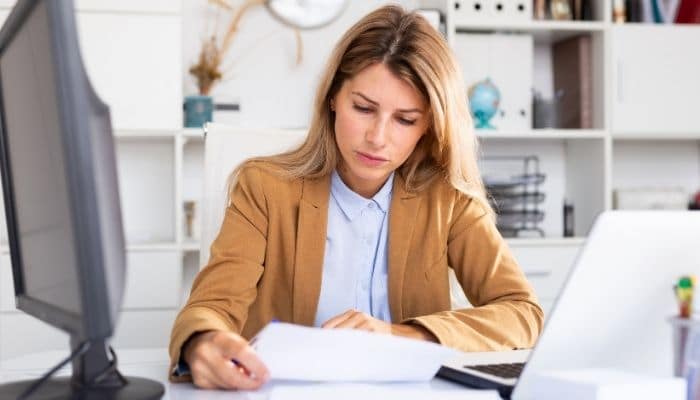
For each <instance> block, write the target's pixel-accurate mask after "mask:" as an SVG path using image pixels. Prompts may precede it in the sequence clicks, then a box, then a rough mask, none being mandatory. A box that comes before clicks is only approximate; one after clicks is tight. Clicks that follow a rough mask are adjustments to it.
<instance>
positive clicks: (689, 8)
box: [676, 0, 700, 24]
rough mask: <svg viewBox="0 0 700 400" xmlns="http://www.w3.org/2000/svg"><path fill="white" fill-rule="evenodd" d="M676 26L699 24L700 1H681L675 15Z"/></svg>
mask: <svg viewBox="0 0 700 400" xmlns="http://www.w3.org/2000/svg"><path fill="white" fill-rule="evenodd" d="M676 23H677V24H700V1H698V0H681V4H680V5H679V6H678V14H677V15H676Z"/></svg>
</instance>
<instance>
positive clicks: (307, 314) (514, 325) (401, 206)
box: [170, 166, 543, 371]
mask: <svg viewBox="0 0 700 400" xmlns="http://www.w3.org/2000/svg"><path fill="white" fill-rule="evenodd" d="M330 186H331V179H330V175H329V176H326V177H324V178H321V179H297V180H284V179H281V178H279V177H278V176H276V175H274V174H273V173H271V172H269V169H266V168H263V167H261V166H248V167H246V168H244V169H243V171H242V172H241V174H240V175H239V178H238V182H237V184H236V187H235V189H234V192H233V196H232V203H231V205H230V206H229V207H228V208H227V210H226V215H225V217H224V221H223V224H222V226H221V231H220V232H219V234H218V236H217V238H216V239H215V240H214V242H213V243H212V245H211V257H210V259H209V263H208V264H207V266H206V267H205V268H204V269H202V271H201V272H200V273H199V275H198V276H197V278H196V279H195V281H194V284H193V285H192V292H191V294H190V298H189V300H188V302H187V304H186V305H185V307H184V308H183V309H182V311H181V312H180V314H179V315H178V317H177V319H176V320H175V324H174V326H173V330H172V336H171V339H170V357H171V371H172V367H173V366H174V365H175V363H176V362H177V361H178V360H179V359H180V349H181V348H182V346H183V344H184V343H185V341H186V340H187V339H188V338H189V337H190V336H191V335H192V334H194V333H196V332H201V331H207V330H214V329H218V330H230V331H234V332H238V333H241V334H242V335H243V337H245V338H248V339H249V338H251V337H252V336H253V335H255V334H256V333H257V332H258V331H259V330H260V329H262V328H263V327H264V326H265V325H266V324H267V323H268V322H269V321H271V320H272V319H277V320H280V321H285V322H293V323H296V324H301V325H309V326H310V325H313V323H314V318H315V315H316V307H317V305H318V298H319V293H320V290H321V274H322V271H323V257H324V250H325V243H326V226H327V216H328V201H329V198H330ZM448 265H449V266H451V267H452V268H453V269H454V270H455V272H456V276H457V279H458V280H459V282H460V284H461V285H462V288H463V289H464V292H465V294H466V295H467V298H468V299H469V301H470V302H471V304H472V305H474V308H469V309H464V310H456V311H452V310H451V309H450V289H449V282H448V270H447V268H448ZM388 286H389V288H388V291H389V307H390V310H391V316H392V320H393V322H394V323H399V322H401V323H414V324H419V325H422V326H424V327H425V328H427V329H428V330H429V331H430V332H432V333H433V334H434V335H435V337H437V339H438V340H439V341H440V343H442V344H443V345H446V346H450V347H453V348H456V349H459V350H463V351H485V350H505V349H514V348H529V347H532V346H533V344H534V343H535V340H536V339H537V337H538V335H539V333H540V331H541V329H542V323H543V313H542V309H541V308H540V306H539V305H538V303H537V300H536V298H535V295H534V293H533V290H532V287H531V286H530V284H529V283H528V282H527V280H526V279H525V276H524V275H523V273H522V271H521V270H520V268H519V267H518V265H517V263H516V262H515V260H514V259H513V256H512V255H511V252H510V250H509V249H508V246H507V244H506V243H505V241H504V240H503V239H502V238H501V236H500V234H499V233H498V231H497V230H496V227H495V225H494V223H493V221H492V219H491V218H489V217H488V216H487V214H486V212H485V211H484V209H483V208H482V207H481V206H480V205H479V204H478V202H476V201H472V200H471V199H470V198H469V197H468V196H466V195H464V194H462V193H460V192H458V191H457V190H455V189H453V188H452V187H451V186H450V185H448V184H447V183H446V182H444V181H442V180H439V179H436V180H435V182H433V183H432V184H431V186H430V187H429V188H428V189H426V190H424V191H422V192H418V193H410V192H408V191H406V189H405V187H404V180H403V179H402V178H401V177H400V176H399V174H398V173H397V174H396V176H395V179H394V186H393V194H392V199H391V207H390V210H389V237H388Z"/></svg>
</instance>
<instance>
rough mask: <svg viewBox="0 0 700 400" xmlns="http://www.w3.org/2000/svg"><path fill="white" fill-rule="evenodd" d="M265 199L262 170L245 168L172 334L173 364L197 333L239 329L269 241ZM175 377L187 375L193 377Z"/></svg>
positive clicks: (261, 267) (177, 360) (254, 288)
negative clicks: (207, 258) (185, 345)
mask: <svg viewBox="0 0 700 400" xmlns="http://www.w3.org/2000/svg"><path fill="white" fill-rule="evenodd" d="M267 215H268V214H267V203H266V198H265V194H264V191H263V187H262V185H261V179H260V171H259V170H258V169H257V168H252V167H249V168H245V169H243V170H242V171H241V172H240V174H239V176H238V181H237V183H236V185H235V188H234V190H233V193H232V198H231V202H230V204H229V205H228V206H227V209H226V213H225V215H224V220H223V223H222V225H221V230H220V231H219V234H218V236H217V237H216V239H215V240H214V242H213V243H212V245H211V255H210V258H209V262H208V264H207V265H206V266H205V267H204V268H203V269H202V270H201V271H200V272H199V274H198V275H197V277H196V279H195V281H194V283H193V284H192V291H191V293H190V297H189V299H188V301H187V304H186V305H185V307H184V308H183V309H182V310H181V311H180V313H179V314H178V316H177V318H176V319H175V323H174V325H173V329H172V333H171V336H170V346H169V353H170V369H169V371H173V370H174V367H175V366H176V365H177V364H178V362H179V361H180V356H181V354H180V351H181V349H182V346H183V345H184V343H185V342H186V341H187V340H188V339H189V338H190V337H191V336H192V335H193V334H194V333H197V332H203V331H208V330H224V331H233V332H236V333H240V332H241V330H242V329H243V325H244V324H245V321H246V318H247V316H248V307H249V306H250V305H251V304H252V303H253V301H254V300H255V297H256V295H257V284H258V281H259V280H260V278H261V276H262V274H263V264H264V261H265V248H266V244H267V224H268V218H267ZM171 379H172V380H187V379H189V377H182V378H177V377H174V376H172V374H171Z"/></svg>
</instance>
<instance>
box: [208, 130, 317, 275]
mask: <svg viewBox="0 0 700 400" xmlns="http://www.w3.org/2000/svg"><path fill="white" fill-rule="evenodd" d="M205 131H206V133H205V136H204V193H203V195H202V214H201V215H202V220H201V224H202V225H201V229H202V230H201V236H200V245H199V247H200V249H199V266H200V268H201V267H203V266H205V265H206V264H207V262H208V261H209V247H210V246H211V242H212V241H213V240H214V239H215V238H216V235H217V234H218V233H219V229H220V228H221V221H222V220H223V217H224V210H225V209H226V181H227V179H228V176H229V174H230V173H231V171H233V169H234V168H235V167H236V166H238V165H239V164H240V163H241V162H243V161H244V160H246V159H248V158H250V157H255V156H264V155H271V154H276V153H281V152H283V151H286V150H290V149H292V148H293V147H295V146H296V145H298V144H300V143H301V142H302V141H303V139H304V138H305V137H306V131H305V130H292V129H250V128H245V129H244V128H237V127H232V126H228V125H222V124H214V123H210V124H207V126H206V127H205Z"/></svg>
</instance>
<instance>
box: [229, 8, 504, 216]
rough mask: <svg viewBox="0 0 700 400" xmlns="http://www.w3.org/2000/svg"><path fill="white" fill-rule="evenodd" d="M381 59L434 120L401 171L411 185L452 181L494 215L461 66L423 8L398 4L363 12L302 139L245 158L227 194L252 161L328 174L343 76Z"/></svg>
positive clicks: (295, 174)
mask: <svg viewBox="0 0 700 400" xmlns="http://www.w3.org/2000/svg"><path fill="white" fill-rule="evenodd" d="M375 63H383V64H384V65H385V66H386V67H387V68H388V69H389V70H390V71H392V72H393V73H394V74H395V75H396V76H397V77H398V78H400V79H402V80H404V81H405V82H407V83H408V84H409V85H411V86H412V87H413V88H414V89H415V90H417V91H419V92H420V93H421V94H422V95H423V97H424V98H425V99H426V100H427V102H428V104H429V110H430V118H431V119H432V121H431V124H430V126H429V128H428V132H427V133H426V134H425V135H423V136H422V138H421V139H420V140H419V141H418V143H417V144H416V148H415V150H414V151H413V153H412V154H411V156H409V158H408V159H407V160H406V162H404V164H402V165H401V167H399V168H398V170H397V172H398V173H399V174H400V175H401V177H403V178H404V181H405V183H406V190H409V191H420V190H422V189H424V188H426V187H427V186H428V185H429V184H430V183H431V182H432V181H433V179H435V178H441V179H446V180H447V181H448V182H449V183H450V184H451V185H452V186H453V187H454V188H455V189H457V190H459V191H460V192H462V193H464V194H466V195H468V196H470V197H472V198H474V199H475V200H477V201H479V202H480V203H481V204H482V206H483V207H484V208H485V209H486V210H487V211H488V212H489V213H490V214H491V215H492V216H493V215H494V214H493V209H492V208H491V206H490V205H489V202H488V201H487V199H486V194H485V190H484V184H483V182H482V180H481V174H480V173H479V168H478V164H477V150H478V142H477V139H476V135H475V134H474V128H473V123H472V119H471V115H470V113H469V109H468V104H467V97H466V90H465V85H464V83H463V78H462V74H461V72H460V70H459V67H458V64H457V62H456V60H455V58H454V56H453V55H452V52H451V50H450V49H449V47H448V45H447V43H446V42H445V40H444V38H443V37H442V36H441V35H440V33H438V32H437V31H436V30H435V29H434V28H433V27H432V26H430V24H429V23H428V22H427V21H426V20H425V19H424V18H423V17H422V16H420V15H419V14H417V13H415V12H408V11H406V10H405V9H403V8H402V7H400V6H396V5H388V6H384V7H381V8H379V9H377V10H375V11H373V12H371V13H370V14H368V15H367V16H365V17H364V18H362V19H361V20H360V21H359V22H357V23H356V24H355V25H353V26H352V27H351V28H350V29H349V30H348V31H347V32H346V33H345V35H343V37H342V38H341V39H340V41H339V42H338V44H337V45H336V46H335V49H334V50H333V53H332V55H331V57H330V59H329V61H328V64H327V65H326V68H325V72H324V74H323V75H322V77H321V81H320V84H319V86H318V89H317V92H316V98H315V102H314V110H313V116H312V119H311V125H310V127H309V132H308V135H307V137H306V139H305V141H304V143H302V144H301V145H300V146H299V147H298V148H296V149H294V150H291V151H288V152H286V153H282V154H277V155H274V156H267V157H255V158H251V159H249V160H247V161H245V162H244V163H242V164H241V165H240V166H238V167H237V168H236V169H235V170H234V171H233V172H232V173H231V175H230V177H229V180H228V182H229V186H228V187H229V192H228V193H229V197H230V194H231V190H232V189H233V187H234V183H235V180H236V177H237V176H238V173H239V171H240V170H241V169H242V168H244V167H245V166H246V165H250V164H251V163H255V164H258V163H259V164H260V165H264V166H266V167H269V168H271V169H273V170H274V171H276V172H277V173H279V174H280V175H281V176H284V177H287V178H290V179H296V178H318V177H321V176H326V175H328V174H330V173H331V172H332V171H333V170H334V169H335V168H336V166H337V165H338V161H339V157H340V155H339V150H338V147H337V144H336V141H335V133H334V123H335V113H333V112H332V111H331V108H330V101H331V99H332V98H334V97H335V95H336V94H337V93H338V91H339V90H340V88H341V86H342V84H343V82H345V80H347V79H349V78H352V77H353V76H355V75H356V74H357V73H359V72H360V71H362V70H363V69H365V68H366V67H368V66H370V65H373V64H375Z"/></svg>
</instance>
